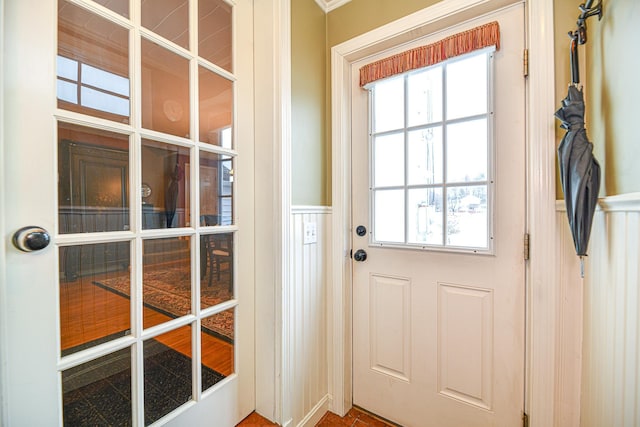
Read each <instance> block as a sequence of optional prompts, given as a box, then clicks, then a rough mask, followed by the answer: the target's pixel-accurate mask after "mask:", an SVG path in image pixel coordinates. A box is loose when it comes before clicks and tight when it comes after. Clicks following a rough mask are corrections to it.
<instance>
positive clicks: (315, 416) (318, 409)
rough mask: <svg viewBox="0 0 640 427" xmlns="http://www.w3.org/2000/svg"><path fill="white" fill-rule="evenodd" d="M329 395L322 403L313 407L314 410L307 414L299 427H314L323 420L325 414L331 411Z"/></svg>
mask: <svg viewBox="0 0 640 427" xmlns="http://www.w3.org/2000/svg"><path fill="white" fill-rule="evenodd" d="M329 400H330V398H329V395H328V394H327V395H325V396H324V397H323V398H322V399H321V400H320V402H318V403H317V404H316V406H314V407H313V409H312V410H311V411H310V412H309V413H308V414H307V416H306V417H304V419H302V421H300V423H299V424H298V425H297V427H313V426H315V425H316V424H318V422H319V421H320V420H321V419H322V417H323V416H324V414H325V413H326V412H327V411H328V410H329Z"/></svg>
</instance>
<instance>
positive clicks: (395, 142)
mask: <svg viewBox="0 0 640 427" xmlns="http://www.w3.org/2000/svg"><path fill="white" fill-rule="evenodd" d="M373 147H374V179H373V183H374V184H373V185H374V186H375V187H389V186H394V185H404V134H403V133H395V134H392V135H386V136H378V137H375V138H374V140H373Z"/></svg>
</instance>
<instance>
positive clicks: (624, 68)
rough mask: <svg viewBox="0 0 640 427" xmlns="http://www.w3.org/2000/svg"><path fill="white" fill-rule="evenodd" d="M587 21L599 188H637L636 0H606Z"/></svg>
mask: <svg viewBox="0 0 640 427" xmlns="http://www.w3.org/2000/svg"><path fill="white" fill-rule="evenodd" d="M603 4H604V9H603V10H604V14H603V17H602V20H601V21H600V22H598V20H597V18H591V19H589V21H588V29H589V33H588V41H587V44H586V45H585V47H586V59H587V66H586V76H585V77H586V81H585V88H584V92H585V97H586V99H587V120H586V126H587V131H588V135H589V139H590V140H591V141H592V142H593V143H594V146H595V147H594V152H595V154H596V156H597V158H598V160H599V162H600V165H601V166H602V168H603V172H604V173H603V180H602V185H601V191H600V194H601V195H602V196H612V195H618V194H625V193H634V192H638V191H640V131H639V130H638V124H639V123H640V107H639V106H638V99H640V79H639V78H638V76H639V75H640V55H639V54H638V53H639V52H640V50H639V49H640V47H639V46H640V25H638V23H640V2H638V0H606V1H604V2H603Z"/></svg>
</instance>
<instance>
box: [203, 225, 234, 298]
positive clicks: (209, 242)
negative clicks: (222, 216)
mask: <svg viewBox="0 0 640 427" xmlns="http://www.w3.org/2000/svg"><path fill="white" fill-rule="evenodd" d="M200 223H201V225H204V226H214V225H217V224H218V215H202V216H201V217H200ZM201 242H202V246H201V247H200V271H201V273H200V279H203V278H204V276H205V275H206V274H207V271H208V272H209V282H208V286H211V285H212V282H213V273H214V271H215V272H216V277H217V280H218V281H220V277H221V275H220V271H221V268H222V264H223V263H226V264H227V266H228V268H229V292H233V233H223V234H207V235H203V236H202V240H201Z"/></svg>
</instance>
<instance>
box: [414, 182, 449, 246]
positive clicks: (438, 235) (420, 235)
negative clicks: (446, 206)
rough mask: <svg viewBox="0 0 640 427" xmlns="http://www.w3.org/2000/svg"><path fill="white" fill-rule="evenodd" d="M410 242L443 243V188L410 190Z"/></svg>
mask: <svg viewBox="0 0 640 427" xmlns="http://www.w3.org/2000/svg"><path fill="white" fill-rule="evenodd" d="M408 209H409V217H408V221H409V224H408V228H409V243H424V244H427V245H442V243H443V232H442V219H443V216H442V189H441V188H421V189H416V190H409V206H408Z"/></svg>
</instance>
